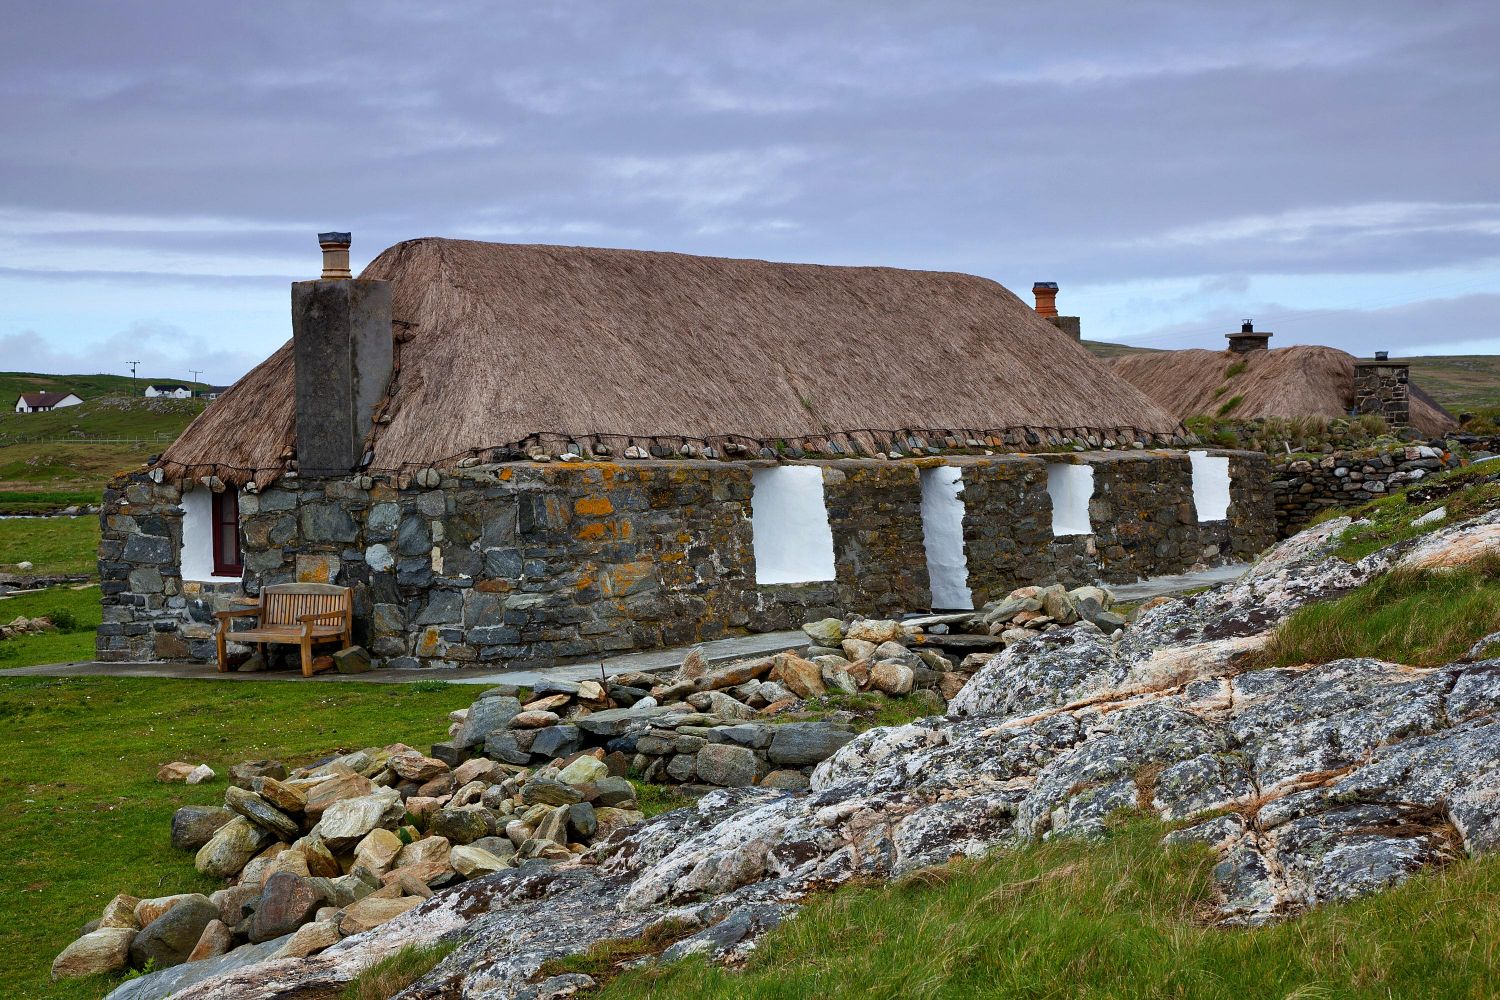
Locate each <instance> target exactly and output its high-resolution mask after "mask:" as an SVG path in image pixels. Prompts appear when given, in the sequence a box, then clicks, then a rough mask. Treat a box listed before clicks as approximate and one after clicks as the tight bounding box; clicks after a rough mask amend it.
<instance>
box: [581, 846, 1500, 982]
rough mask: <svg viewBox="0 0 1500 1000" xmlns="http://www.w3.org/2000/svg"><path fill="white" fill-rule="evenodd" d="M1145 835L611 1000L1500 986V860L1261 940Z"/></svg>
mask: <svg viewBox="0 0 1500 1000" xmlns="http://www.w3.org/2000/svg"><path fill="white" fill-rule="evenodd" d="M1161 834H1162V828H1161V827H1159V826H1157V825H1155V824H1152V823H1145V822H1136V823H1131V824H1129V825H1126V826H1125V827H1123V828H1121V829H1117V830H1116V831H1115V832H1114V833H1112V834H1111V835H1110V836H1109V837H1108V838H1107V839H1105V840H1103V841H1093V842H1084V841H1078V840H1072V839H1067V838H1060V839H1058V840H1053V841H1048V842H1046V843H1042V844H1038V845H1034V846H1030V847H1027V848H1024V849H1021V850H1017V851H1011V852H996V853H994V854H991V855H989V856H987V857H985V858H982V859H978V860H974V861H961V862H957V863H954V864H951V865H948V866H945V867H943V868H940V869H935V870H932V871H930V872H926V873H919V874H917V875H914V876H912V877H910V878H908V879H906V880H904V881H903V882H900V883H897V884H894V885H883V886H880V887H878V888H846V889H842V890H840V891H838V892H836V893H833V894H830V895H828V896H825V897H822V898H820V899H817V900H815V901H813V902H812V903H811V904H810V905H809V906H808V907H807V908H806V909H805V910H804V911H803V912H802V913H801V914H799V915H798V916H797V917H795V918H794V919H793V920H791V921H789V922H788V923H786V924H783V925H782V926H781V927H780V928H778V929H777V930H775V931H773V932H772V933H771V934H769V935H768V936H767V937H766V938H764V939H763V940H762V941H761V942H760V943H759V945H758V947H757V948H756V950H755V952H754V953H753V954H752V956H751V958H750V960H749V964H748V966H747V967H746V968H745V969H744V970H743V971H742V972H736V971H730V970H725V969H722V968H717V967H710V966H708V965H707V964H706V963H704V962H702V961H701V960H696V959H693V960H688V961H686V962H683V963H680V964H677V965H673V966H669V967H648V968H644V969H637V970H632V971H626V972H624V973H623V974H622V975H621V976H620V977H619V978H618V979H616V980H614V981H613V983H611V984H610V985H609V986H608V987H606V988H605V989H604V990H603V991H602V992H601V993H600V994H598V997H599V998H600V1000H639V998H647V997H650V998H653V1000H674V998H685V1000H698V998H701V997H714V998H715V1000H731V998H739V1000H749V998H756V1000H800V998H807V1000H825V998H842V997H850V998H854V997H903V998H905V997H912V998H953V1000H959V998H970V997H989V998H1026V1000H1064V998H1067V1000H1073V998H1086V1000H1106V998H1108V1000H1117V998H1118V1000H1128V998H1142V1000H1145V998H1153V1000H1155V998H1184V1000H1186V998H1191V1000H1262V998H1264V1000H1272V998H1274V1000H1285V998H1289V997H1298V998H1303V1000H1310V998H1314V997H1316V998H1319V1000H1323V998H1355V997H1361V998H1364V997H1368V998H1377V997H1379V998H1392V997H1400V998H1405V997H1424V998H1452V1000H1457V998H1474V1000H1478V998H1482V997H1489V996H1492V995H1493V993H1492V987H1493V983H1494V981H1495V977H1496V976H1497V974H1500V952H1497V948H1496V941H1497V940H1500V858H1486V859H1484V860H1480V861H1474V862H1463V863H1460V864H1457V865H1454V866H1452V867H1450V868H1448V869H1446V870H1444V871H1441V872H1437V873H1434V874H1432V875H1427V876H1424V877H1421V878H1417V879H1414V880H1412V881H1411V882H1409V883H1407V884H1406V885H1404V886H1402V887H1400V888H1397V889H1395V890H1392V891H1390V892H1386V893H1382V894H1379V895H1376V896H1371V897H1367V898H1365V899H1362V900H1358V901H1355V902H1353V903H1349V904H1343V905H1336V906H1327V907H1324V908H1321V909H1319V910H1315V911H1313V912H1312V913H1309V914H1307V915H1305V916H1303V917H1301V918H1299V919H1297V920H1295V921H1290V922H1287V923H1282V924H1278V925H1274V926H1270V927H1263V928H1257V929H1251V930H1231V929H1219V928H1216V927H1211V926H1206V925H1205V924H1204V923H1202V921H1201V919H1200V918H1201V916H1202V914H1203V912H1204V910H1205V908H1206V906H1207V905H1208V904H1209V903H1210V901H1211V897H1212V886H1211V879H1210V872H1211V869H1212V867H1213V864H1214V858H1213V856H1212V854H1211V852H1209V851H1208V850H1207V849H1206V848H1202V847H1193V848H1189V847H1178V848H1173V849H1171V850H1164V849H1163V848H1162V847H1161V846H1160V837H1161Z"/></svg>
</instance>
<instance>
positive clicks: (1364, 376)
mask: <svg viewBox="0 0 1500 1000" xmlns="http://www.w3.org/2000/svg"><path fill="white" fill-rule="evenodd" d="M1354 412H1355V413H1378V414H1380V415H1381V416H1383V417H1385V420H1386V423H1388V424H1390V425H1391V426H1392V427H1406V426H1409V425H1410V424H1411V366H1410V365H1409V364H1408V363H1407V362H1405V361H1392V360H1391V359H1390V354H1389V353H1388V352H1386V351H1376V352H1375V358H1374V359H1373V360H1363V359H1361V360H1358V361H1355V362H1354Z"/></svg>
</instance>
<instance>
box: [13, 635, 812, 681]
mask: <svg viewBox="0 0 1500 1000" xmlns="http://www.w3.org/2000/svg"><path fill="white" fill-rule="evenodd" d="M699 645H700V646H701V647H702V649H703V653H704V655H705V656H706V657H708V661H709V662H710V663H724V662H727V661H729V660H738V659H740V658H741V657H746V656H758V655H760V654H762V653H779V652H781V651H782V650H783V649H791V648H793V647H802V646H805V645H807V636H805V635H803V634H802V632H801V631H800V630H798V631H793V632H766V633H763V634H761V635H746V636H735V637H733V638H730V639H716V640H714V641H713V642H704V643H699ZM691 648H692V647H683V648H679V649H653V650H648V651H646V652H644V653H626V654H624V655H622V656H611V657H609V658H608V659H606V660H605V661H604V672H605V674H607V675H613V674H619V673H624V672H625V671H627V670H640V671H644V672H647V673H650V672H653V671H661V670H671V669H675V668H676V667H677V665H678V664H680V663H681V662H682V658H683V657H684V656H686V655H687V653H688V650H689V649H691ZM598 676H599V662H598V661H595V662H593V663H575V664H571V665H568V666H561V667H545V668H543V669H540V670H481V669H474V668H470V667H465V668H463V669H458V670H445V669H442V668H426V669H416V670H371V671H369V672H368V673H363V674H340V673H337V672H334V671H328V672H325V673H321V674H314V675H313V676H312V677H311V678H307V677H303V676H302V674H301V672H300V671H297V670H295V669H293V670H267V671H261V672H257V673H253V674H242V673H239V672H237V671H234V670H231V671H229V672H228V673H222V674H221V673H219V671H218V670H217V669H216V668H215V667H214V665H213V664H211V663H100V662H98V661H96V660H86V661H84V662H82V663H47V664H42V665H40V666H35V667H16V668H14V669H11V670H0V678H5V677H176V678H191V679H196V680H214V681H261V680H267V681H292V680H296V681H305V680H315V681H325V682H326V681H333V682H350V681H352V682H354V683H359V684H364V683H373V684H410V683H411V682H412V681H448V682H450V683H453V684H486V685H489V684H519V685H523V686H525V685H531V684H536V683H537V682H539V681H542V680H570V681H577V680H586V679H588V678H590V677H598Z"/></svg>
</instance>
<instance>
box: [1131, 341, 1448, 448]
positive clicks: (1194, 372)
mask: <svg viewBox="0 0 1500 1000" xmlns="http://www.w3.org/2000/svg"><path fill="white" fill-rule="evenodd" d="M1240 363H1243V364H1244V366H1245V367H1244V370H1243V371H1241V372H1240V373H1239V374H1237V375H1234V376H1232V377H1230V376H1228V375H1227V372H1228V371H1229V370H1230V368H1231V367H1233V366H1234V365H1237V364H1240ZM1109 365H1110V367H1111V368H1113V369H1114V370H1115V372H1117V373H1118V374H1119V375H1121V376H1122V377H1124V378H1125V379H1126V380H1127V381H1129V382H1130V383H1131V384H1132V385H1134V386H1135V387H1136V388H1138V389H1140V390H1141V391H1142V392H1144V393H1145V394H1146V395H1148V396H1150V397H1151V398H1152V399H1153V400H1155V401H1156V402H1157V403H1158V404H1159V405H1160V406H1161V407H1162V408H1163V409H1165V410H1166V411H1167V412H1168V413H1171V414H1172V415H1173V416H1175V417H1177V418H1178V419H1180V420H1186V419H1187V418H1188V417H1193V416H1200V415H1210V416H1212V415H1215V414H1217V413H1218V412H1219V410H1220V408H1222V407H1223V406H1224V405H1225V404H1226V403H1228V402H1229V401H1230V400H1232V399H1234V398H1235V397H1236V396H1239V397H1241V400H1240V402H1239V404H1238V405H1236V406H1235V407H1234V408H1233V410H1232V411H1231V412H1230V414H1229V415H1230V416H1232V417H1233V418H1235V419H1237V420H1249V419H1253V418H1255V417H1304V416H1319V417H1342V416H1347V415H1348V413H1349V409H1350V407H1351V406H1353V405H1354V356H1353V355H1351V354H1346V353H1344V352H1343V351H1340V350H1336V349H1334V348H1332V347H1312V346H1299V347H1280V348H1277V349H1275V350H1270V351H1252V352H1250V353H1248V354H1233V353H1231V352H1229V351H1205V350H1188V351H1151V352H1142V353H1139V354H1127V355H1124V356H1122V357H1117V358H1111V359H1110V361H1109ZM1410 388H1411V422H1412V426H1413V427H1415V428H1417V430H1419V431H1421V432H1422V433H1424V434H1432V435H1438V434H1445V433H1447V432H1448V431H1451V430H1452V429H1453V428H1454V427H1456V426H1457V423H1456V422H1455V421H1454V419H1453V417H1452V416H1451V415H1449V414H1448V412H1447V411H1446V410H1444V409H1443V408H1442V407H1441V406H1439V405H1438V404H1437V403H1435V402H1433V400H1432V398H1431V397H1430V396H1428V395H1427V394H1426V393H1424V392H1422V391H1421V390H1419V389H1418V388H1417V387H1416V386H1415V385H1412V386H1411V387H1410Z"/></svg>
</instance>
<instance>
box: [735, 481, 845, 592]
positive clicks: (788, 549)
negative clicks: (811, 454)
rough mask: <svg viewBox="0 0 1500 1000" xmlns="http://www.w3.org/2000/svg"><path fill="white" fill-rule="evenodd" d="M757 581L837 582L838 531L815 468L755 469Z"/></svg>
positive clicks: (752, 506)
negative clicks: (835, 534) (835, 549)
mask: <svg viewBox="0 0 1500 1000" xmlns="http://www.w3.org/2000/svg"><path fill="white" fill-rule="evenodd" d="M750 486H751V491H750V517H751V530H752V531H753V532H754V535H755V582H756V583H813V582H817V581H823V580H832V579H834V576H835V571H834V564H833V529H832V528H830V527H829V525H828V508H827V506H826V505H825V504H824V503H823V470H822V469H821V468H819V467H818V466H815V465H779V466H777V467H776V468H774V469H756V470H755V471H754V472H753V473H751V479H750Z"/></svg>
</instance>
